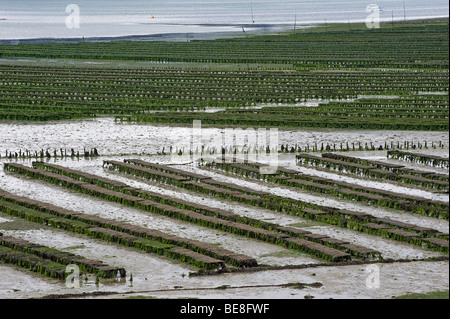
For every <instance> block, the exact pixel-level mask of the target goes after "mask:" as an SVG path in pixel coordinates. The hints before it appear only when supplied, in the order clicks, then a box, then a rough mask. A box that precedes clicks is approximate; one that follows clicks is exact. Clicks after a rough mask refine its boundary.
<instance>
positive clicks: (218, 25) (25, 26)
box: [0, 0, 449, 40]
mask: <svg viewBox="0 0 450 319" xmlns="http://www.w3.org/2000/svg"><path fill="white" fill-rule="evenodd" d="M71 1H72V2H71ZM70 4H74V5H76V7H69V8H67V6H68V5H70ZM369 4H377V5H379V6H380V7H381V8H382V9H383V11H382V12H381V18H382V19H385V20H391V19H392V17H394V19H396V20H403V19H404V18H406V19H420V18H430V17H448V10H449V1H448V0H427V1H423V0H405V1H403V0H390V1H388V0H380V1H377V0H352V1H350V0H333V1H332V0H298V1H293V0H278V1H269V0H253V1H251V0H241V1H234V0H232V1H226V0H225V1H222V0H193V1H180V0H158V1H156V0H147V1H145V0H139V1H136V0H134V1H117V0H108V1H106V0H97V1H96V0H68V1H58V0H53V1H50V0H8V1H5V0H0V40H8V39H36V38H78V39H80V38H82V37H85V38H92V37H119V36H130V35H167V34H199V33H206V32H229V31H241V30H242V26H245V27H246V28H247V30H249V31H252V30H253V31H255V30H261V29H267V30H270V29H272V28H277V27H284V28H286V27H293V26H294V24H296V25H297V26H298V27H301V26H302V25H305V26H307V25H311V24H315V23H323V22H328V23H329V22H346V23H347V22H360V21H364V20H365V18H366V17H367V15H368V13H367V12H366V8H367V6H368V5H369ZM73 8H76V10H73ZM66 9H70V10H68V11H66ZM78 9H79V24H78V21H77V20H76V19H75V18H76V16H77V10H78Z"/></svg>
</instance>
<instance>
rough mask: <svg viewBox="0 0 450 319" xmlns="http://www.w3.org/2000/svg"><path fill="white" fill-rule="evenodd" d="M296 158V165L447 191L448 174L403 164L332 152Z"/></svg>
mask: <svg viewBox="0 0 450 319" xmlns="http://www.w3.org/2000/svg"><path fill="white" fill-rule="evenodd" d="M296 158H297V164H298V165H305V166H308V165H311V166H314V167H321V168H324V169H331V170H335V171H339V172H345V173H346V174H352V175H356V176H360V177H364V178H367V177H369V178H371V179H375V180H386V181H394V182H399V183H403V184H407V185H412V186H416V187H421V188H425V189H432V190H439V191H443V192H447V193H448V191H449V182H448V175H444V174H437V173H432V172H427V171H420V170H415V169H408V168H406V167H405V166H403V165H395V164H389V163H382V162H377V161H370V160H364V159H358V158H355V157H350V156H344V155H339V154H332V153H323V154H322V157H320V156H314V155H310V154H299V155H297V156H296ZM363 163H364V164H363Z"/></svg>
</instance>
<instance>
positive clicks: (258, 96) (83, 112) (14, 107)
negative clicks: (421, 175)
mask: <svg viewBox="0 0 450 319" xmlns="http://www.w3.org/2000/svg"><path fill="white" fill-rule="evenodd" d="M448 44H449V43H448V19H445V20H432V21H426V22H423V21H421V22H420V23H419V22H417V23H397V24H396V25H395V27H393V26H383V27H382V28H381V29H378V30H369V29H367V28H364V27H361V26H360V25H355V26H352V28H351V29H350V30H348V29H344V28H340V27H335V28H332V29H327V31H326V32H324V31H323V28H319V29H311V30H308V31H304V32H299V33H286V34H281V35H274V36H256V37H248V38H241V39H227V40H215V41H192V42H188V43H179V42H177V43H170V42H111V43H77V44H62V43H51V44H20V45H17V46H9V45H0V58H18V57H29V58H52V59H54V58H57V59H80V61H81V60H82V59H83V61H84V60H85V59H91V60H108V61H113V60H114V61H130V62H131V61H143V62H149V63H150V62H167V63H169V62H182V63H187V64H189V65H192V67H190V68H186V67H176V66H175V67H173V66H171V67H167V68H164V67H161V66H158V67H149V66H143V67H141V68H137V67H135V66H134V67H131V68H119V67H117V68H112V67H98V66H95V67H93V66H90V67H81V66H73V65H71V66H67V67H62V66H58V67H57V66H54V67H48V66H46V67H43V66H38V65H35V66H31V65H14V64H12V65H5V64H4V65H0V77H1V81H0V119H3V120H27V121H43V120H60V119H70V118H86V117H95V116H99V115H108V116H115V117H116V119H117V120H118V121H126V122H128V121H131V122H144V123H173V124H183V125H186V124H191V123H192V121H193V120H202V122H203V123H204V124H214V125H239V126H246V125H251V126H277V127H317V128H354V129H392V130H435V131H445V130H448V127H449V126H448V101H449V100H448V53H449V50H448ZM223 64H225V65H229V69H226V70H222V71H217V70H216V71H214V70H213V67H212V66H214V65H223ZM242 64H244V65H245V64H248V66H249V68H248V69H247V70H245V69H244V70H243V69H242V68H241V67H239V68H238V65H242ZM250 64H252V65H258V70H255V69H252V68H250ZM149 65H151V63H150V64H149ZM274 65H282V66H283V67H282V68H281V67H280V68H278V69H276V68H274V67H273V66H274ZM265 66H267V67H265ZM424 92H426V93H439V95H434V94H433V95H430V94H424ZM367 95H375V96H390V98H389V99H385V98H381V97H374V98H370V99H369V98H364V99H358V98H359V97H361V96H367ZM310 99H336V100H340V102H333V103H330V104H325V103H324V104H321V105H319V106H318V107H313V108H311V107H295V108H292V107H270V108H268V107H265V108H262V109H247V110H245V109H239V108H242V107H249V106H255V105H260V104H265V103H275V104H278V103H283V104H291V105H292V104H295V103H299V102H303V101H306V100H310ZM206 107H222V108H226V109H227V110H225V111H220V112H218V113H212V114H211V113H206V112H196V113H192V112H190V111H192V110H200V111H201V110H203V109H204V108H206ZM156 110H158V111H161V110H163V111H165V112H158V113H153V112H152V111H156Z"/></svg>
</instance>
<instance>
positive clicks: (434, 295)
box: [393, 290, 449, 299]
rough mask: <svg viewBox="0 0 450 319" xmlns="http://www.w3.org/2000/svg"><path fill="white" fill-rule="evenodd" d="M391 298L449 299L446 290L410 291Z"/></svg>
mask: <svg viewBox="0 0 450 319" xmlns="http://www.w3.org/2000/svg"><path fill="white" fill-rule="evenodd" d="M393 299H449V293H448V290H446V291H434V292H429V293H423V294H420V293H410V294H406V295H403V296H398V297H393Z"/></svg>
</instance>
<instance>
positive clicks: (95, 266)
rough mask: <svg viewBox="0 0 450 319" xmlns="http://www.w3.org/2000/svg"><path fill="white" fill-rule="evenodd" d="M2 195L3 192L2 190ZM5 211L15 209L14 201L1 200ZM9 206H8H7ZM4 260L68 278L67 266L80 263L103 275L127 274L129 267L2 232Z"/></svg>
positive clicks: (0, 249) (0, 258)
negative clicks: (116, 265)
mask: <svg viewBox="0 0 450 319" xmlns="http://www.w3.org/2000/svg"><path fill="white" fill-rule="evenodd" d="M0 196H1V194H0ZM0 205H1V208H0V210H1V211H4V210H5V209H8V208H10V209H12V206H14V205H13V204H11V203H9V204H6V203H4V202H0ZM4 205H6V206H8V208H6V206H4ZM0 261H3V262H6V263H9V264H14V265H18V266H21V267H24V268H27V269H29V270H31V271H34V272H38V273H41V274H44V275H46V276H49V277H51V278H58V279H65V278H66V277H67V276H68V275H69V274H70V273H69V272H66V266H68V265H73V264H74V265H77V266H78V267H79V268H80V271H81V272H83V273H93V274H95V275H96V276H97V277H100V278H114V277H116V276H117V275H118V274H120V276H121V277H125V274H126V272H125V269H123V268H115V267H111V266H108V265H106V264H104V263H103V262H101V261H97V260H89V259H86V258H84V257H81V256H77V255H74V254H71V253H67V252H63V251H60V250H57V249H54V248H49V247H45V246H42V245H38V244H35V243H31V242H28V241H25V240H22V239H18V238H14V237H10V236H2V235H1V233H0Z"/></svg>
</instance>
